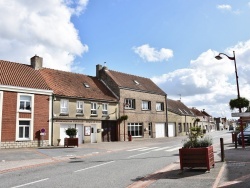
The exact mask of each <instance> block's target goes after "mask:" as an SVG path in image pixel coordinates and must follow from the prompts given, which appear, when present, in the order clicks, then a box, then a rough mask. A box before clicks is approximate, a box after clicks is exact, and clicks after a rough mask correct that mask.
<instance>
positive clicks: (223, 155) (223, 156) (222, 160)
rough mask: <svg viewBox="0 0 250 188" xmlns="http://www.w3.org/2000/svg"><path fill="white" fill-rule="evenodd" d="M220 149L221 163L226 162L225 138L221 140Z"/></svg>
mask: <svg viewBox="0 0 250 188" xmlns="http://www.w3.org/2000/svg"><path fill="white" fill-rule="evenodd" d="M220 149H221V162H224V159H225V153H224V142H223V138H220Z"/></svg>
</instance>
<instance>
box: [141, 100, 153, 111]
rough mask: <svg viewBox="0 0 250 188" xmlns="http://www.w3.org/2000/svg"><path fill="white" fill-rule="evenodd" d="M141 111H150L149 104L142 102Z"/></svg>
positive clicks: (148, 102)
mask: <svg viewBox="0 0 250 188" xmlns="http://www.w3.org/2000/svg"><path fill="white" fill-rule="evenodd" d="M142 110H151V102H150V101H142Z"/></svg>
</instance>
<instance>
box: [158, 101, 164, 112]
mask: <svg viewBox="0 0 250 188" xmlns="http://www.w3.org/2000/svg"><path fill="white" fill-rule="evenodd" d="M156 111H164V103H163V102H157V103H156Z"/></svg>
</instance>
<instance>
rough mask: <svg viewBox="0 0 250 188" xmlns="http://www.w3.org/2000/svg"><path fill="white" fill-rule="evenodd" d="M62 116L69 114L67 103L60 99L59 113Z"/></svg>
mask: <svg viewBox="0 0 250 188" xmlns="http://www.w3.org/2000/svg"><path fill="white" fill-rule="evenodd" d="M60 113H62V114H68V113H69V101H68V100H66V99H61V111H60Z"/></svg>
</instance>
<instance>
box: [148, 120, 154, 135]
mask: <svg viewBox="0 0 250 188" xmlns="http://www.w3.org/2000/svg"><path fill="white" fill-rule="evenodd" d="M148 135H149V136H150V137H153V135H152V122H150V123H148Z"/></svg>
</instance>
